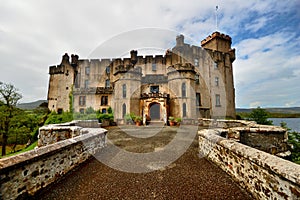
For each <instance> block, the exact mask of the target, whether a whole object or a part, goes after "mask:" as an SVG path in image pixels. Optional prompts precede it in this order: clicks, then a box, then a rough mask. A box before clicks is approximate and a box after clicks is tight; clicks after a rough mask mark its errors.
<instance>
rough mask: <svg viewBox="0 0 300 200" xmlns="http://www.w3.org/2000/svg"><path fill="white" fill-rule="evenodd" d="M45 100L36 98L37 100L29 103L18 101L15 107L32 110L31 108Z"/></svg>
mask: <svg viewBox="0 0 300 200" xmlns="http://www.w3.org/2000/svg"><path fill="white" fill-rule="evenodd" d="M45 102H47V100H38V101H34V102H30V103H20V104H17V107H18V108H21V109H24V110H32V109H35V108H37V107H39V105H41V104H42V103H45Z"/></svg>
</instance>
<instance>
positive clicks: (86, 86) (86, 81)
mask: <svg viewBox="0 0 300 200" xmlns="http://www.w3.org/2000/svg"><path fill="white" fill-rule="evenodd" d="M89 83H90V81H89V80H85V81H84V88H85V89H87V88H89Z"/></svg>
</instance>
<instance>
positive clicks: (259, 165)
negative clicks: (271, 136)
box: [198, 129, 300, 199]
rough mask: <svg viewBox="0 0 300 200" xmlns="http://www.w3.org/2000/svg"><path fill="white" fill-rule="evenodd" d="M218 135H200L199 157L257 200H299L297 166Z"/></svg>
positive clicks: (205, 132)
mask: <svg viewBox="0 0 300 200" xmlns="http://www.w3.org/2000/svg"><path fill="white" fill-rule="evenodd" d="M220 131H221V130H214V129H206V130H201V131H199V133H198V135H199V148H200V155H202V156H205V157H206V158H207V159H209V160H210V161H212V162H214V163H215V164H217V165H218V166H219V167H220V168H221V169H223V170H224V171H225V172H227V173H228V174H229V175H230V176H231V177H232V178H233V179H234V180H235V181H236V182H237V183H239V185H240V186H241V187H243V188H244V189H246V190H247V191H248V192H250V193H251V194H252V195H253V197H255V198H256V199H300V165H297V164H295V163H292V162H290V161H287V160H284V159H281V158H279V157H276V156H273V155H271V154H268V153H265V152H263V151H260V150H257V149H254V148H251V147H249V146H246V145H243V144H240V143H238V142H236V141H233V140H229V139H226V138H223V137H221V136H219V135H217V134H220Z"/></svg>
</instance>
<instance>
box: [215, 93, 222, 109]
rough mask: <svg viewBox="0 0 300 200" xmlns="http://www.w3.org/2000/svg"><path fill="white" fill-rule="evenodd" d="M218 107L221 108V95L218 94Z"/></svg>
mask: <svg viewBox="0 0 300 200" xmlns="http://www.w3.org/2000/svg"><path fill="white" fill-rule="evenodd" d="M216 107H221V97H220V95H219V94H216Z"/></svg>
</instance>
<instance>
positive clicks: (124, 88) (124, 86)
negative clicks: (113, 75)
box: [122, 84, 126, 98]
mask: <svg viewBox="0 0 300 200" xmlns="http://www.w3.org/2000/svg"><path fill="white" fill-rule="evenodd" d="M122 91H123V98H126V84H124V85H123V87H122Z"/></svg>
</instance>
